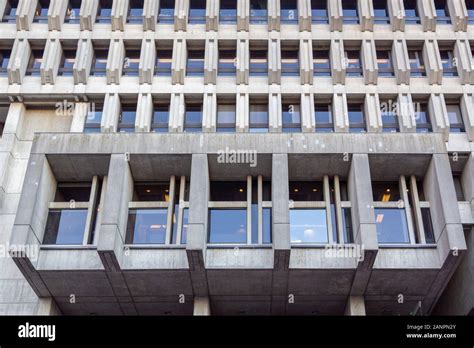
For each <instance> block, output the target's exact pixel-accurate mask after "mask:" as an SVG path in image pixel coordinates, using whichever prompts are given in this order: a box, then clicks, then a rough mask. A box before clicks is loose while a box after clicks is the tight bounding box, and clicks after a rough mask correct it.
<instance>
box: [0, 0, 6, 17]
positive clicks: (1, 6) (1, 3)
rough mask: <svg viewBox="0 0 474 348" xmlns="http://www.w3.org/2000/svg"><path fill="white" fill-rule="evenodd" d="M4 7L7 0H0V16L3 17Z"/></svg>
mask: <svg viewBox="0 0 474 348" xmlns="http://www.w3.org/2000/svg"><path fill="white" fill-rule="evenodd" d="M6 8H7V1H6V0H0V18H3V16H4V15H5V10H6Z"/></svg>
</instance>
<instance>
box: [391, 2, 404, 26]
mask: <svg viewBox="0 0 474 348" xmlns="http://www.w3.org/2000/svg"><path fill="white" fill-rule="evenodd" d="M387 9H388V15H389V17H390V24H391V25H392V30H393V31H398V30H400V31H404V30H405V5H404V4H403V0H391V1H387Z"/></svg>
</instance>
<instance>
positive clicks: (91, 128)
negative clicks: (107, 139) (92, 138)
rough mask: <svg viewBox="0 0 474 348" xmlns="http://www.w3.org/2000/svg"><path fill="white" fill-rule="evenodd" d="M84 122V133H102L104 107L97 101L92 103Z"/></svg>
mask: <svg viewBox="0 0 474 348" xmlns="http://www.w3.org/2000/svg"><path fill="white" fill-rule="evenodd" d="M91 105H92V107H89V110H88V112H87V117H86V122H85V124H84V133H100V123H101V121H102V110H103V107H102V105H100V104H97V103H90V104H89V106H91Z"/></svg>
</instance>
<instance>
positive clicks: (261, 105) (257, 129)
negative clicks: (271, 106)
mask: <svg viewBox="0 0 474 348" xmlns="http://www.w3.org/2000/svg"><path fill="white" fill-rule="evenodd" d="M249 111H250V115H249V118H250V120H249V132H251V133H266V132H268V102H266V101H263V100H255V101H251V102H250V109H249Z"/></svg>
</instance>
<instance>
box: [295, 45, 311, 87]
mask: <svg viewBox="0 0 474 348" xmlns="http://www.w3.org/2000/svg"><path fill="white" fill-rule="evenodd" d="M299 55H300V78H301V84H302V85H304V84H312V83H313V71H314V67H313V43H312V40H300V52H299Z"/></svg>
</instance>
